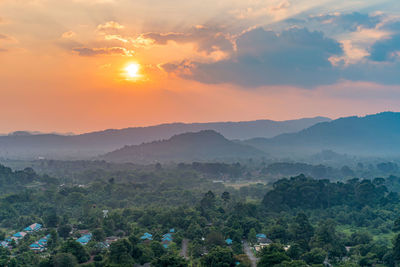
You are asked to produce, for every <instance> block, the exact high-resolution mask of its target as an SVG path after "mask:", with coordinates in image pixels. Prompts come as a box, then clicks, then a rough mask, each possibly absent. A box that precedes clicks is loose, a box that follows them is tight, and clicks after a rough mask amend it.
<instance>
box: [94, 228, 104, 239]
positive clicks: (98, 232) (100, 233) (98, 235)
mask: <svg viewBox="0 0 400 267" xmlns="http://www.w3.org/2000/svg"><path fill="white" fill-rule="evenodd" d="M105 238H106V234H105V233H104V230H103V229H102V228H97V229H95V230H93V239H94V240H95V241H98V242H100V241H103V240H104V239H105Z"/></svg>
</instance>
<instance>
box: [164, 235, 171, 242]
mask: <svg viewBox="0 0 400 267" xmlns="http://www.w3.org/2000/svg"><path fill="white" fill-rule="evenodd" d="M162 241H168V242H171V241H172V237H169V236H166V237H163V238H162Z"/></svg>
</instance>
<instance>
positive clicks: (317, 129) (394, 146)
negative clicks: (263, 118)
mask: <svg viewBox="0 0 400 267" xmlns="http://www.w3.org/2000/svg"><path fill="white" fill-rule="evenodd" d="M243 143H244V144H248V145H251V146H254V147H256V148H258V149H260V150H263V151H268V152H269V154H271V155H274V154H275V155H281V156H282V155H285V156H287V155H292V156H293V155H307V154H308V155H309V154H312V153H317V152H320V151H321V150H330V149H331V150H334V151H336V152H338V153H348V154H352V155H365V156H394V155H400V113H395V112H383V113H378V114H375V115H368V116H365V117H346V118H340V119H337V120H333V121H329V122H322V123H318V124H316V125H314V126H311V127H309V128H307V129H304V130H302V131H299V132H297V133H289V134H282V135H279V136H276V137H274V138H253V139H250V140H246V141H244V142H243Z"/></svg>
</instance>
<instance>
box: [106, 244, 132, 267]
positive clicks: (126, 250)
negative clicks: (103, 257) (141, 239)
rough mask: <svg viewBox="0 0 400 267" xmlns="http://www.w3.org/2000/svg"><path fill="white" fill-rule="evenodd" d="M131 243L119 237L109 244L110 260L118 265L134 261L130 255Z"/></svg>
mask: <svg viewBox="0 0 400 267" xmlns="http://www.w3.org/2000/svg"><path fill="white" fill-rule="evenodd" d="M131 251H132V245H131V243H130V242H129V241H128V240H127V239H120V240H118V241H116V242H114V243H111V245H110V257H109V259H110V262H111V263H114V264H118V265H120V266H131V265H133V264H134V263H135V262H134V260H133V258H132V256H131Z"/></svg>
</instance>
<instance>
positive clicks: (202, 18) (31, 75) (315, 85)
mask: <svg viewBox="0 0 400 267" xmlns="http://www.w3.org/2000/svg"><path fill="white" fill-rule="evenodd" d="M386 110H393V111H400V1H398V0H318V1H317V0H248V1H246V0H218V1H215V0H213V1H211V0H202V1H190V0H168V1H166V0H135V1H133V0H0V121H1V122H2V123H1V124H0V133H7V132H11V131H15V130H32V131H44V132H53V131H57V132H75V133H81V132H87V131H93V130H102V129H106V128H124V127H131V126H145V125H152V124H159V123H166V122H177V121H181V122H205V121H240V120H255V119H274V120H285V119H294V118H300V117H313V116H328V117H331V118H337V117H340V116H348V115H364V114H367V113H376V112H380V111H386Z"/></svg>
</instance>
